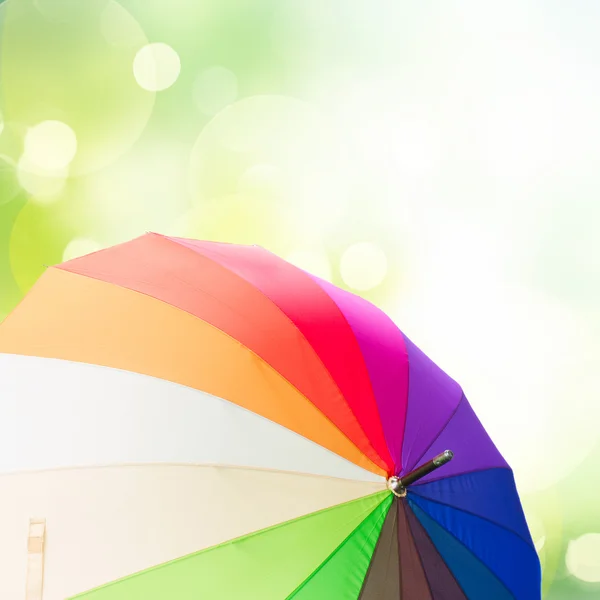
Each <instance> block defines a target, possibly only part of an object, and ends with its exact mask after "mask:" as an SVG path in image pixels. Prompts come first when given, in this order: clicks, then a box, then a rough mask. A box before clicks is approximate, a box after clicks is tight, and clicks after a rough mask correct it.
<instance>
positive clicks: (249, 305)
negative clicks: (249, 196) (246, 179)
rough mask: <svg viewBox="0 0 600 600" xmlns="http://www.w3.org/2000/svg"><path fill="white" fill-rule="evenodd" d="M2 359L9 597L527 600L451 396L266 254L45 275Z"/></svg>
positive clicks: (162, 251)
mask: <svg viewBox="0 0 600 600" xmlns="http://www.w3.org/2000/svg"><path fill="white" fill-rule="evenodd" d="M0 353H1V354H0V473H1V474H2V475H1V476H0V531H1V532H2V535H1V536H0V567H1V572H2V576H1V577H0V597H1V598H21V597H23V590H24V589H25V586H26V589H27V594H28V595H27V599H28V600H59V599H61V600H62V599H64V598H67V597H77V598H82V599H89V600H125V599H127V600H159V599H160V600H164V599H167V598H168V599H169V600H199V599H208V600H211V599H215V600H223V599H233V598H235V599H238V598H245V599H257V600H269V599H272V600H282V599H286V598H290V599H292V598H293V599H296V600H319V599H328V600H336V599H348V600H350V599H356V598H361V599H363V600H374V599H380V600H392V599H395V600H397V599H399V598H402V599H415V600H428V599H430V600H442V599H443V600H458V599H462V598H482V599H485V600H492V599H502V600H503V599H509V598H518V599H521V598H522V599H524V600H532V599H534V598H539V597H540V566H539V562H538V558H537V555H536V552H535V549H534V546H533V544H532V540H531V537H530V534H529V531H528V527H527V524H526V521H525V518H524V515H523V511H522V508H521V504H520V501H519V497H518V494H517V490H516V487H515V482H514V478H513V474H512V471H511V469H510V468H509V466H508V465H507V463H506V461H505V460H504V459H503V458H502V456H501V455H500V453H499V452H498V450H497V449H496V448H495V446H494V444H493V443H492V441H491V440H490V438H489V436H488V435H487V434H486V432H485V430H484V428H483V427H482V425H481V423H480V422H479V420H478V419H477V417H476V415H475V413H474V412H473V409H472V408H471V406H470V404H469V402H468V401H467V399H466V398H465V395H464V394H463V391H462V390H461V388H460V386H459V385H458V384H457V383H456V382H455V381H453V380H452V379H451V378H450V377H449V376H448V375H446V374H445V373H444V372H443V371H442V370H441V369H440V368H438V367H437V366H436V365H435V364H434V363H433V362H432V361H431V360H430V359H428V358H427V356H425V355H424V354H423V352H421V351H420V350H419V349H418V348H417V347H416V346H415V345H414V344H413V343H412V342H411V341H410V340H409V339H408V338H407V337H406V335H404V334H403V333H402V332H401V331H400V330H399V329H398V328H397V327H396V325H394V323H393V322H392V321H391V320H390V319H389V318H388V317H387V316H386V315H385V314H384V313H382V312H381V311H380V310H378V309H377V308H376V307H375V306H373V305H372V304H370V303H368V302H366V301H365V300H363V299H361V298H359V297H357V296H354V295H352V294H350V293H347V292H345V291H343V290H341V289H338V288H336V287H335V286H333V285H331V284H329V283H327V282H325V281H322V280H320V279H318V278H316V277H313V276H312V275H310V274H308V273H306V272H304V271H302V270H300V269H298V268H296V267H294V266H292V265H290V264H288V263H286V262H285V261H283V260H281V259H279V258H277V257H276V256H275V255H273V254H271V253H269V252H268V251H266V250H264V249H262V248H259V247H255V246H250V247H242V246H235V245H227V244H217V243H208V242H198V241H193V240H185V239H176V238H168V237H164V236H160V235H156V234H148V235H145V236H143V237H140V238H138V239H135V240H133V241H131V242H128V243H125V244H122V245H119V246H116V247H113V248H109V249H107V250H103V251H100V252H96V253H94V254H91V255H88V256H84V257H82V258H78V259H75V260H72V261H69V262H66V263H64V264H62V265H59V266H57V267H53V268H49V269H48V270H47V271H46V272H45V273H44V275H43V276H42V277H41V278H40V280H39V281H38V282H37V283H36V285H35V286H34V288H33V289H32V291H31V292H30V293H29V294H28V295H27V296H26V297H25V299H24V300H23V302H22V303H21V304H20V305H19V306H18V307H17V308H16V310H15V311H14V312H13V313H12V314H11V315H10V316H9V317H8V318H7V319H6V320H5V321H4V323H2V325H1V326H0ZM450 459H452V460H450Z"/></svg>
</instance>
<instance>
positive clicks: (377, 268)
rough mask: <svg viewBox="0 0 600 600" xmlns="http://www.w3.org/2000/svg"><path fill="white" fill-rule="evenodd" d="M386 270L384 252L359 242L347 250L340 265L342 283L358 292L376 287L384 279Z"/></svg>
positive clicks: (374, 246)
mask: <svg viewBox="0 0 600 600" xmlns="http://www.w3.org/2000/svg"><path fill="white" fill-rule="evenodd" d="M387 268H388V265H387V257H386V255H385V252H384V251H383V250H382V249H381V248H380V247H379V246H377V245H376V244H373V243H371V242H360V243H358V244H353V245H352V246H350V247H349V248H347V249H346V251H345V252H344V254H343V255H342V260H341V263H340V271H341V275H342V279H343V280H344V283H345V284H346V285H347V286H349V287H351V288H353V289H355V290H359V291H366V290H370V289H372V288H374V287H376V286H378V285H379V284H380V283H381V282H382V281H383V280H384V279H385V276H386V274H387Z"/></svg>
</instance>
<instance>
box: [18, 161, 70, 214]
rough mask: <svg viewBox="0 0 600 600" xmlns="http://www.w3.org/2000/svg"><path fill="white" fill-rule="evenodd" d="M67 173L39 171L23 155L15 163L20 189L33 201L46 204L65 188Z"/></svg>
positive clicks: (61, 170) (64, 169)
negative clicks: (31, 197)
mask: <svg viewBox="0 0 600 600" xmlns="http://www.w3.org/2000/svg"><path fill="white" fill-rule="evenodd" d="M67 175H68V171H67V169H66V168H63V169H55V170H48V169H41V168H40V167H38V166H37V165H35V164H32V163H31V162H30V161H29V159H28V158H27V156H25V155H23V156H22V157H21V159H20V160H19V162H18V163H17V179H18V181H19V184H20V185H21V187H22V188H23V189H24V190H25V191H26V192H28V193H29V194H31V196H33V199H34V200H36V201H38V202H42V203H47V202H49V201H52V200H54V199H55V198H56V197H57V196H58V195H59V194H60V192H62V190H63V188H64V187H65V183H66V179H67Z"/></svg>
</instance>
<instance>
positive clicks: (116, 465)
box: [0, 461, 385, 494]
mask: <svg viewBox="0 0 600 600" xmlns="http://www.w3.org/2000/svg"><path fill="white" fill-rule="evenodd" d="M132 467H135V468H138V467H185V468H188V467H189V468H194V469H202V468H206V469H232V470H234V469H237V470H241V471H257V472H259V473H274V474H277V475H293V476H298V477H315V478H317V479H322V480H329V481H348V482H352V483H359V484H365V485H371V486H373V487H376V486H381V487H380V489H379V490H376V491H374V492H373V493H375V494H377V493H380V492H382V491H385V479H384V478H383V477H382V478H381V484H379V483H377V482H375V481H365V480H362V479H349V478H345V477H333V476H331V475H323V474H321V473H308V472H306V471H286V470H284V469H272V468H269V467H253V466H249V465H234V464H226V463H194V462H168V461H167V462H126V463H105V464H96V465H74V466H69V467H51V468H49V469H21V470H19V471H11V472H8V473H0V478H2V477H17V476H19V475H30V474H36V473H52V472H61V471H84V470H91V469H121V468H125V469H126V468H132Z"/></svg>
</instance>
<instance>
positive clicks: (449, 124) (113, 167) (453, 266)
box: [0, 0, 600, 600]
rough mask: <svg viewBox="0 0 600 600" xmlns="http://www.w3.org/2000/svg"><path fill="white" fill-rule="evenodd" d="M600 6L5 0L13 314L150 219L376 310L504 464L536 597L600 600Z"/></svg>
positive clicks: (2, 145) (5, 146) (357, 0)
mask: <svg viewBox="0 0 600 600" xmlns="http://www.w3.org/2000/svg"><path fill="white" fill-rule="evenodd" d="M599 28H600V3H598V2H595V1H594V0H573V1H572V2H568V3H567V2H559V1H558V0H543V1H542V0H539V1H533V0H504V1H503V2H486V1H483V0H447V1H445V2H432V1H430V0H419V2H407V1H405V0H327V1H323V0H202V1H195V0H168V1H166V0H165V1H158V0H121V1H119V2H116V1H114V0H6V1H4V2H2V3H0V40H1V43H0V320H1V319H2V318H3V317H4V316H6V314H8V313H9V312H10V310H11V309H12V308H13V307H14V306H15V305H16V304H17V303H18V302H19V300H20V299H21V298H22V297H23V295H24V294H25V293H26V292H27V290H28V289H29V288H30V287H31V285H32V284H33V283H34V282H35V281H36V279H37V278H38V277H39V276H40V274H41V273H42V272H43V270H44V269H45V266H46V265H51V264H55V263H58V262H61V261H63V260H66V259H69V258H73V257H75V256H78V255H81V254H85V253H88V252H92V251H94V250H97V249H99V248H102V247H104V246H108V245H112V244H116V243H119V242H122V241H125V240H128V239H131V238H133V237H135V236H138V235H141V234H143V233H144V232H146V231H157V232H161V233H166V234H175V235H179V236H189V237H195V238H201V239H208V240H220V241H229V242H239V243H249V244H259V245H262V246H265V247H266V248H268V249H269V250H271V251H273V252H275V253H277V254H279V255H281V256H283V257H285V258H287V259H288V260H290V261H291V262H293V263H295V264H297V265H298V266H300V267H302V268H305V269H307V270H309V271H311V272H313V273H315V274H317V275H319V276H321V277H324V278H325V279H328V280H330V281H332V282H333V283H335V284H337V285H340V286H342V287H345V288H346V289H349V290H351V291H354V292H356V293H359V294H361V295H363V296H364V297H365V298H367V299H369V300H371V301H372V302H374V303H375V304H377V305H378V306H380V307H381V308H382V309H384V310H385V311H387V312H388V313H389V314H390V315H391V316H392V317H393V318H394V320H395V321H396V322H397V323H398V325H399V326H400V327H401V329H402V330H403V331H405V332H406V334H407V335H408V336H409V337H411V338H412V339H413V340H415V342H416V343H418V344H419V345H420V346H421V348H422V349H423V350H424V351H425V352H426V353H428V354H429V355H430V356H431V357H432V358H433V359H434V360H435V361H436V362H437V363H438V364H440V365H441V366H442V367H443V368H444V369H445V370H446V371H447V372H448V373H450V374H451V375H452V376H453V377H454V378H455V379H457V380H458V381H459V382H460V383H461V384H462V385H463V388H464V390H465V392H466V395H467V396H468V398H469V399H470V401H471V403H472V404H473V406H474V408H475V409H476V411H477V412H478V414H479V415H480V417H481V420H482V421H483V423H484V425H485V426H486V427H487V428H488V430H489V431H490V434H491V435H492V437H493V439H494V441H495V442H496V444H497V445H498V446H499V448H500V449H501V451H502V452H503V453H504V455H505V456H506V458H507V459H508V461H509V462H510V464H511V465H512V466H513V468H514V470H515V475H516V477H517V482H518V485H519V488H520V490H521V492H522V494H523V502H524V506H525V510H526V514H527V518H528V521H529V524H530V527H531V530H532V533H533V537H534V540H535V543H536V547H537V549H538V552H539V554H540V558H541V561H542V566H543V572H544V597H545V598H548V599H552V600H559V599H569V600H571V599H579V598H581V599H586V598H589V599H591V598H598V597H600V502H599V501H598V497H599V495H600V467H599V466H598V459H597V455H598V453H599V452H600V434H599V432H598V422H599V420H600V402H599V401H598V398H599V392H600V369H599V368H598V366H599V362H600V336H599V334H600V311H599V310H598V308H599V299H600V235H599V233H598V232H599V225H600V221H599V219H600V197H599V194H600V169H599V166H600V142H599V140H600V110H599V107H600V36H598V31H599Z"/></svg>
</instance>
